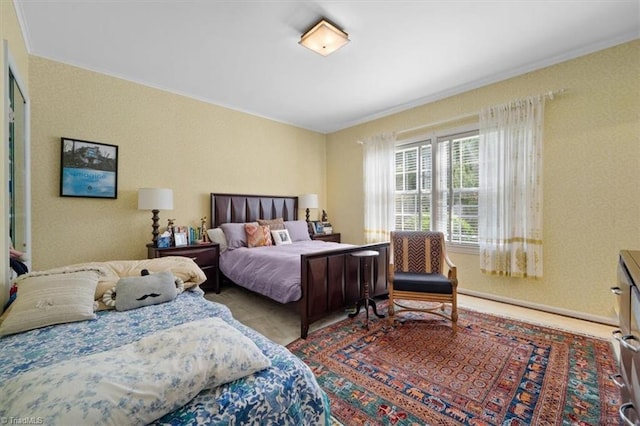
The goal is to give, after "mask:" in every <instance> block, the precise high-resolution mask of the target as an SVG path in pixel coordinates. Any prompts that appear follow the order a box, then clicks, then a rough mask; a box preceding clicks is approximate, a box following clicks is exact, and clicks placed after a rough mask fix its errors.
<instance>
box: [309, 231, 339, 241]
mask: <svg viewBox="0 0 640 426" xmlns="http://www.w3.org/2000/svg"><path fill="white" fill-rule="evenodd" d="M311 239H312V240H321V241H328V242H332V243H339V242H340V233H337V234H315V235H312V236H311Z"/></svg>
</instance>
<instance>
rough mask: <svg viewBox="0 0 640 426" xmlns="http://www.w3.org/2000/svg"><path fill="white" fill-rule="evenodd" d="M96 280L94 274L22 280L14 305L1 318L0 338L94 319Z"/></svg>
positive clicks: (53, 275) (43, 276) (44, 276)
mask: <svg viewBox="0 0 640 426" xmlns="http://www.w3.org/2000/svg"><path fill="white" fill-rule="evenodd" d="M98 279H99V274H98V273H97V272H95V271H79V272H69V273H60V274H51V275H38V276H25V278H24V279H22V280H20V281H19V283H18V295H17V297H16V300H15V302H13V303H12V304H11V307H10V308H9V309H8V310H7V311H6V312H5V313H4V315H3V316H2V324H0V336H5V335H7V334H15V333H20V332H23V331H28V330H33V329H35V328H40V327H46V326H48V325H54V324H63V323H66V322H75V321H84V320H90V319H95V318H96V315H95V312H94V303H93V296H94V294H95V291H96V285H97V284H98Z"/></svg>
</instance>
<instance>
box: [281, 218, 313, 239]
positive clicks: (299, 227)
mask: <svg viewBox="0 0 640 426" xmlns="http://www.w3.org/2000/svg"><path fill="white" fill-rule="evenodd" d="M284 226H285V228H287V231H289V235H290V236H291V241H293V242H296V241H310V240H311V237H310V236H309V224H308V223H307V222H306V221H304V220H288V221H286V222H285V223H284Z"/></svg>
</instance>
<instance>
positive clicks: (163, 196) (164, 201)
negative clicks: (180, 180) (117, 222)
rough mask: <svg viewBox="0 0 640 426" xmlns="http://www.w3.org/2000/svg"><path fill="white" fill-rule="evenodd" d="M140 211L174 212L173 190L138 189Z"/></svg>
mask: <svg viewBox="0 0 640 426" xmlns="http://www.w3.org/2000/svg"><path fill="white" fill-rule="evenodd" d="M138 210H173V190H172V189H166V188H140V189H138Z"/></svg>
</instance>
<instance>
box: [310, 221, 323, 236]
mask: <svg viewBox="0 0 640 426" xmlns="http://www.w3.org/2000/svg"><path fill="white" fill-rule="evenodd" d="M313 227H314V231H315V234H316V235H318V234H324V225H323V224H322V222H313Z"/></svg>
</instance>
